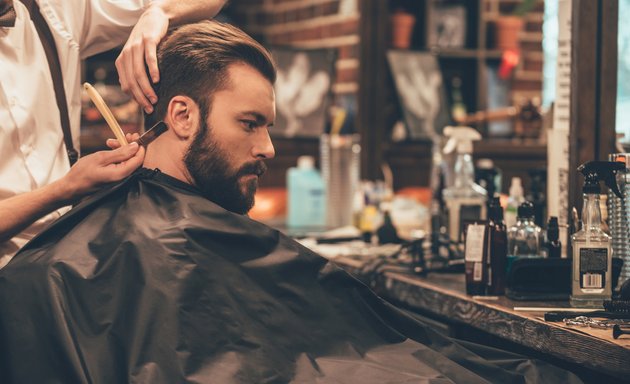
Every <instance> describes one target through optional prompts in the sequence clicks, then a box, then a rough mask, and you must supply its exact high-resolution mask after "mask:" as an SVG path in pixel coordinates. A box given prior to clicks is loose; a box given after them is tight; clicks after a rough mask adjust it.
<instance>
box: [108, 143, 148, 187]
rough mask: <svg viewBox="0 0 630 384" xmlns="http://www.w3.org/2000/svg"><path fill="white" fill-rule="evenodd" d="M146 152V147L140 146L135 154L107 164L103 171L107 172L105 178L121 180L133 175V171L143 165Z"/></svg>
mask: <svg viewBox="0 0 630 384" xmlns="http://www.w3.org/2000/svg"><path fill="white" fill-rule="evenodd" d="M130 145H133V144H130ZM121 149H122V148H121ZM112 152H113V151H112ZM127 154H129V152H128V153H126V154H125V155H127ZM144 154H145V151H144V148H143V147H141V146H140V147H139V148H137V151H136V152H135V153H134V154H133V156H131V157H126V158H125V159H124V160H121V161H114V162H112V163H109V164H107V165H106V166H105V168H104V169H103V172H104V173H105V175H104V178H105V179H107V178H108V179H109V181H119V180H122V179H124V178H125V177H127V176H129V175H131V174H132V173H133V171H135V170H136V169H138V167H140V166H141V165H142V163H143V161H144Z"/></svg>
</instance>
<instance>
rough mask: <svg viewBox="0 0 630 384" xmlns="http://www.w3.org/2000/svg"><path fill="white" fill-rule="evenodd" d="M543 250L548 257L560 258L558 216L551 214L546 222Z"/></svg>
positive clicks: (560, 245)
mask: <svg viewBox="0 0 630 384" xmlns="http://www.w3.org/2000/svg"><path fill="white" fill-rule="evenodd" d="M545 252H546V253H547V255H546V256H547V257H548V258H558V259H559V258H560V256H561V252H562V243H561V242H560V228H559V227H558V218H557V217H556V216H551V217H550V218H549V223H547V241H546V242H545Z"/></svg>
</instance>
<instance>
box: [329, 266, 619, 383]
mask: <svg viewBox="0 0 630 384" xmlns="http://www.w3.org/2000/svg"><path fill="white" fill-rule="evenodd" d="M334 261H335V262H336V263H337V264H339V265H340V266H342V267H344V268H345V269H348V270H349V271H350V272H359V268H360V267H361V266H362V264H363V262H362V261H360V260H357V259H353V258H337V259H335V260H334ZM379 277H380V278H379V279H378V281H377V284H376V286H375V287H374V289H375V290H376V292H377V293H378V294H379V295H381V296H382V297H384V298H386V299H392V300H395V301H397V302H400V303H403V304H406V305H408V306H409V307H411V308H415V309H418V310H420V311H422V312H425V313H426V312H428V313H431V314H433V315H436V316H437V317H442V318H445V319H448V320H449V321H452V322H459V323H464V324H467V325H470V326H472V327H474V328H476V329H479V330H482V331H485V332H487V333H490V334H493V335H496V336H499V337H501V338H504V339H507V340H510V341H512V342H515V343H518V344H519V345H524V346H527V347H530V348H533V349H535V350H537V351H540V352H543V353H546V354H549V355H552V356H555V357H557V358H560V359H563V360H565V361H568V362H570V363H573V364H580V365H583V366H585V367H588V368H590V369H593V370H596V371H598V372H604V373H606V374H608V375H611V376H614V377H618V378H621V379H625V380H627V379H628V377H629V375H630V336H622V337H621V338H619V339H617V340H615V339H613V338H612V330H611V329H594V328H588V327H579V326H566V325H564V323H555V322H545V321H544V318H543V316H544V312H521V311H515V310H514V307H562V308H565V307H566V308H567V310H570V307H569V303H568V302H562V301H561V302H545V303H542V302H531V301H527V302H523V301H512V300H510V299H508V298H506V297H504V296H500V297H498V298H497V299H494V300H490V299H483V298H478V297H472V296H469V295H466V293H465V277H464V275H463V274H438V273H431V274H428V275H427V276H426V277H419V276H415V275H412V274H406V273H400V272H383V273H382V275H381V276H379Z"/></svg>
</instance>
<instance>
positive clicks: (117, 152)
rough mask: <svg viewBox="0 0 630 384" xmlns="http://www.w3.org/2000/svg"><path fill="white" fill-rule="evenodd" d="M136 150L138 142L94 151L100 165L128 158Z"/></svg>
mask: <svg viewBox="0 0 630 384" xmlns="http://www.w3.org/2000/svg"><path fill="white" fill-rule="evenodd" d="M138 150H139V145H138V143H131V144H129V145H124V146H122V147H119V148H117V149H114V150H112V151H100V152H96V154H97V156H98V163H99V164H100V165H109V164H113V163H119V162H121V161H125V160H128V159H130V158H131V157H133V156H134V155H135V154H136V152H138Z"/></svg>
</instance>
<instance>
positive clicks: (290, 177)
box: [287, 156, 326, 230]
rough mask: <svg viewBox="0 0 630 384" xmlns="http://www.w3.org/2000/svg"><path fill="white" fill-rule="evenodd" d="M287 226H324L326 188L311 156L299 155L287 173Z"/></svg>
mask: <svg viewBox="0 0 630 384" xmlns="http://www.w3.org/2000/svg"><path fill="white" fill-rule="evenodd" d="M287 188H288V194H289V204H288V207H287V227H289V228H291V229H295V228H299V229H315V230H316V229H323V228H324V227H325V226H326V189H325V185H324V181H323V179H322V177H321V175H320V173H319V172H318V171H317V170H316V169H315V160H314V159H313V157H312V156H300V157H299V158H298V165H297V167H293V168H289V171H288V173H287Z"/></svg>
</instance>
